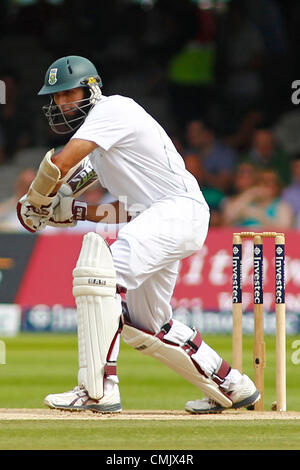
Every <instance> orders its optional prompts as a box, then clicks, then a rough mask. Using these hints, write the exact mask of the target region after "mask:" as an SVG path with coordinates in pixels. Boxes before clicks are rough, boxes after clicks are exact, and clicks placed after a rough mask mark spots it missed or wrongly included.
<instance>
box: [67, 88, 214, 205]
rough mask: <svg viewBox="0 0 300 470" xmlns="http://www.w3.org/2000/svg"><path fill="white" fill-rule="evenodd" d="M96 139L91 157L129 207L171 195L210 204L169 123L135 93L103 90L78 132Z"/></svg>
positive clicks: (79, 135) (104, 181) (78, 135)
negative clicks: (169, 132) (159, 119)
mask: <svg viewBox="0 0 300 470" xmlns="http://www.w3.org/2000/svg"><path fill="white" fill-rule="evenodd" d="M72 138H73V139H74V138H76V139H84V140H89V141H92V142H95V143H96V144H97V145H98V146H99V147H97V148H96V149H95V150H94V151H93V152H92V153H91V154H90V155H89V158H90V160H91V162H92V165H93V167H94V169H95V171H96V172H97V174H98V176H99V180H100V182H101V184H102V185H103V186H104V187H105V188H107V190H108V191H109V192H110V193H111V194H112V195H113V196H114V197H115V198H116V199H119V198H120V196H123V198H124V197H125V200H126V201H127V208H129V207H130V206H132V205H136V204H138V205H142V206H144V207H145V208H147V207H149V206H151V204H153V203H154V202H156V201H158V200H160V199H162V198H164V197H166V196H175V195H178V196H185V197H190V198H192V199H195V200H197V201H200V202H202V203H204V204H206V202H205V200H204V197H203V195H202V192H201V191H200V189H199V185H198V183H197V181H196V179H195V178H194V176H193V175H192V174H191V173H189V172H188V171H187V170H186V168H185V165H184V161H183V158H182V157H181V155H179V153H178V152H177V150H176V148H175V146H174V144H173V143H172V141H171V139H170V138H169V137H168V135H167V134H166V132H165V131H164V129H163V128H162V127H161V126H160V125H159V124H158V123H157V122H156V121H155V119H153V117H151V116H150V115H149V114H148V113H147V112H146V111H145V110H144V109H143V108H142V107H141V106H140V105H138V104H137V103H136V102H135V101H134V100H133V99H131V98H126V97H124V96H120V95H113V96H102V97H101V100H100V101H99V102H98V103H97V104H96V105H95V106H94V107H93V108H92V109H91V111H90V112H89V114H88V116H87V118H86V119H85V121H84V123H83V124H82V126H81V127H80V128H79V129H78V130H77V132H76V133H75V134H74V136H73V137H72Z"/></svg>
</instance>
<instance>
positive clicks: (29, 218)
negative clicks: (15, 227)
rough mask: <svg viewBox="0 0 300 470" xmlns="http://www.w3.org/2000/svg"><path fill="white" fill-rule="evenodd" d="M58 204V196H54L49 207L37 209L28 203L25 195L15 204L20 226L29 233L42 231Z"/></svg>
mask: <svg viewBox="0 0 300 470" xmlns="http://www.w3.org/2000/svg"><path fill="white" fill-rule="evenodd" d="M58 202H59V199H58V196H55V198H53V200H52V203H51V204H50V205H49V206H41V207H39V208H38V207H35V206H33V205H32V204H31V202H29V201H28V199H27V194H25V196H23V197H21V199H20V200H19V202H18V204H17V215H18V219H19V221H20V223H21V225H22V226H23V227H24V228H25V229H26V230H28V231H29V232H31V233H35V232H39V231H40V230H43V229H44V228H45V227H46V225H47V222H48V220H49V218H50V217H51V216H52V214H53V211H54V207H55V206H56V205H57V204H58Z"/></svg>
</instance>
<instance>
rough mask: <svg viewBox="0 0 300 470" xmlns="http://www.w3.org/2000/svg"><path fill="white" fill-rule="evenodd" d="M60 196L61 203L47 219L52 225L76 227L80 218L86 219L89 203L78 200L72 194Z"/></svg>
mask: <svg viewBox="0 0 300 470" xmlns="http://www.w3.org/2000/svg"><path fill="white" fill-rule="evenodd" d="M58 197H59V204H58V205H57V206H56V207H55V208H54V211H53V215H52V217H50V219H49V220H48V221H47V224H48V225H51V226H52V227H74V226H75V225H76V224H77V221H78V220H86V215H87V203H86V202H82V201H76V200H75V199H73V198H72V197H70V196H61V195H60V194H59V195H58Z"/></svg>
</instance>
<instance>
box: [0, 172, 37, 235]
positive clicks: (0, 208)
mask: <svg viewBox="0 0 300 470" xmlns="http://www.w3.org/2000/svg"><path fill="white" fill-rule="evenodd" d="M35 174H36V172H35V170H33V169H32V168H25V169H24V170H22V171H21V172H20V173H19V175H18V176H17V178H16V180H15V183H14V188H13V189H14V194H13V195H12V196H11V197H10V198H9V199H7V200H6V201H3V202H2V203H0V231H19V230H22V231H24V232H26V230H25V229H24V228H23V227H22V226H21V224H20V222H19V220H18V218H17V212H16V206H17V202H18V201H19V199H20V198H21V197H22V196H24V194H26V193H27V192H28V189H29V186H30V185H31V183H32V181H33V179H34V177H35Z"/></svg>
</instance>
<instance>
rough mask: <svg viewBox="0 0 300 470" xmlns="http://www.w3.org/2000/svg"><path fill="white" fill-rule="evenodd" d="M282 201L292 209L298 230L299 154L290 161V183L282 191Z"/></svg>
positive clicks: (299, 225)
mask: <svg viewBox="0 0 300 470" xmlns="http://www.w3.org/2000/svg"><path fill="white" fill-rule="evenodd" d="M282 200H283V201H285V202H287V203H288V204H289V205H290V206H291V207H292V209H293V212H294V217H295V226H296V228H297V229H300V154H297V155H295V156H294V158H293V160H292V182H291V184H290V185H289V186H287V187H286V188H285V189H284V190H283V192H282Z"/></svg>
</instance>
